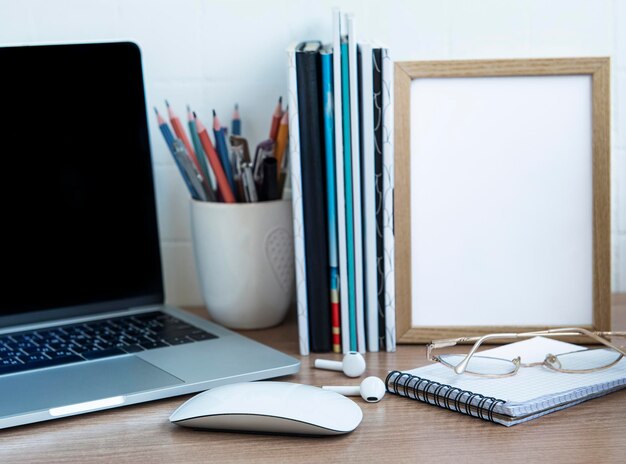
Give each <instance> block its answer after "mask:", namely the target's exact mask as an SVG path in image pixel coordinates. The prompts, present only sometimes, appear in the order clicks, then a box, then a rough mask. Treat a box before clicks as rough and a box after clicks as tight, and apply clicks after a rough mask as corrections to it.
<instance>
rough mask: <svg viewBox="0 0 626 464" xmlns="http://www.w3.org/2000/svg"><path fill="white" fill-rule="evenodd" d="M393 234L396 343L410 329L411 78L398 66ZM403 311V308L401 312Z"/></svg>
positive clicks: (396, 75)
mask: <svg viewBox="0 0 626 464" xmlns="http://www.w3.org/2000/svg"><path fill="white" fill-rule="evenodd" d="M394 79H395V88H394V95H395V102H394V105H395V107H394V108H395V114H394V124H395V129H394V131H395V134H394V137H395V140H394V178H395V182H394V235H395V260H396V261H395V276H396V292H395V294H396V341H397V343H405V339H404V338H403V336H404V334H406V333H408V332H409V331H410V330H411V301H412V297H411V261H412V260H411V168H410V166H411V77H410V76H409V75H408V74H407V73H406V72H405V71H404V70H403V69H402V67H400V66H398V65H397V64H396V65H395V70H394ZM399 308H402V309H399Z"/></svg>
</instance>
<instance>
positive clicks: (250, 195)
mask: <svg viewBox="0 0 626 464" xmlns="http://www.w3.org/2000/svg"><path fill="white" fill-rule="evenodd" d="M241 179H242V181H243V188H244V194H245V196H246V201H247V202H248V203H255V202H257V201H259V196H258V193H257V190H256V184H255V183H254V177H253V176H252V166H251V165H250V163H243V166H242V173H241Z"/></svg>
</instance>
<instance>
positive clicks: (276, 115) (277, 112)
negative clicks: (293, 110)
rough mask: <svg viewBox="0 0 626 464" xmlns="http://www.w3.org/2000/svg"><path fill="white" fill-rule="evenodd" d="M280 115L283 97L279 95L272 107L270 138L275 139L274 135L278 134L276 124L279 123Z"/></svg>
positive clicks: (281, 113)
mask: <svg viewBox="0 0 626 464" xmlns="http://www.w3.org/2000/svg"><path fill="white" fill-rule="evenodd" d="M282 115H283V97H279V98H278V103H277V104H276V108H275V109H274V114H273V115H272V125H271V126H270V139H272V140H276V136H277V135H278V126H279V125H280V118H281V116H282Z"/></svg>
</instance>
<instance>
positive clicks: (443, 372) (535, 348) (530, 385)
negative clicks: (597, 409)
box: [407, 337, 626, 416]
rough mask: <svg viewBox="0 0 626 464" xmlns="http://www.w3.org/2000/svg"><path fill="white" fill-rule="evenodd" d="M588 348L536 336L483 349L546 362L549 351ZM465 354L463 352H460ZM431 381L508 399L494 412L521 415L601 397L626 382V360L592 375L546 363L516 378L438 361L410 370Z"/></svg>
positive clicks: (486, 353)
mask: <svg viewBox="0 0 626 464" xmlns="http://www.w3.org/2000/svg"><path fill="white" fill-rule="evenodd" d="M582 349H585V348H584V347H582V346H578V345H573V344H571V343H565V342H560V341H557V340H552V339H549V338H543V337H535V338H532V339H529V340H524V341H521V342H516V343H511V344H508V345H505V346H501V347H498V348H493V349H490V350H485V351H482V352H481V355H483V356H493V357H498V358H504V359H513V358H515V357H517V356H521V357H522V362H523V363H529V362H537V361H543V360H544V359H545V356H546V354H548V353H552V354H561V353H568V352H571V351H578V350H582ZM459 352H460V353H462V352H463V351H459ZM407 373H408V374H412V375H416V376H419V377H421V378H424V379H428V380H430V381H435V382H439V383H442V384H445V385H450V386H453V387H457V388H460V389H462V390H468V391H472V392H474V393H480V394H481V395H484V396H488V397H494V398H496V399H500V400H504V401H505V402H506V403H505V404H498V405H497V406H496V408H495V409H494V411H496V412H501V413H503V414H507V415H511V416H517V415H521V414H530V413H532V412H536V411H540V410H542V409H545V408H548V407H554V406H556V405H559V404H563V403H565V402H570V401H575V400H578V399H582V398H585V397H595V396H600V395H602V394H603V393H608V392H609V391H612V390H615V389H618V388H620V387H621V386H623V385H624V384H626V359H622V360H621V361H620V362H619V363H618V364H617V365H615V366H613V367H611V368H609V369H606V370H604V371H599V372H595V373H589V374H564V373H560V372H555V371H552V370H550V369H547V368H545V367H543V366H537V367H529V368H520V370H519V371H518V373H517V374H516V375H514V376H512V377H506V378H501V379H488V378H481V377H476V376H471V375H457V374H455V373H454V371H453V370H452V369H449V368H447V367H445V366H442V365H441V364H439V363H435V364H432V365H429V366H426V367H420V368H418V369H413V370H410V371H407Z"/></svg>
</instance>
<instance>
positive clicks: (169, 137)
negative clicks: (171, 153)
mask: <svg viewBox="0 0 626 464" xmlns="http://www.w3.org/2000/svg"><path fill="white" fill-rule="evenodd" d="M154 112H155V113H156V117H157V124H158V125H159V129H161V134H163V138H164V139H165V143H167V146H168V148H169V149H170V150H172V148H173V146H174V135H173V134H172V131H171V130H170V127H169V126H168V125H167V123H166V122H165V119H163V117H162V116H161V115H160V114H159V110H157V109H156V106H155V107H154Z"/></svg>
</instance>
